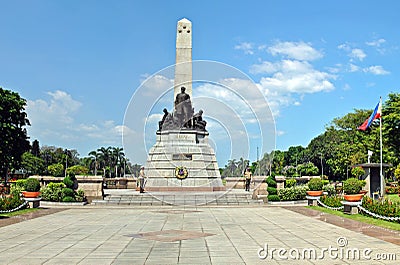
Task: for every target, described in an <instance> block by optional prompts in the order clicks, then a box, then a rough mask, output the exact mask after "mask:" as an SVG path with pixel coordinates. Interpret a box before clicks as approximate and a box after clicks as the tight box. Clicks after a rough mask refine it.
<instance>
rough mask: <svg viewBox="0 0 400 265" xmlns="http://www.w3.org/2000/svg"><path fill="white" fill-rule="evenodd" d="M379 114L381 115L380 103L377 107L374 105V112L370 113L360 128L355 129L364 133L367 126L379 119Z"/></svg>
mask: <svg viewBox="0 0 400 265" xmlns="http://www.w3.org/2000/svg"><path fill="white" fill-rule="evenodd" d="M381 114H382V106H381V102H380V101H379V103H378V105H376V107H375V109H374V112H372V114H371V116H369V118H368V119H366V120H365V121H364V123H363V124H361V126H360V127H358V128H357V129H359V130H362V131H365V130H366V129H367V128H368V127H369V126H371V123H372V122H373V121H374V120H376V119H379V118H380V117H381Z"/></svg>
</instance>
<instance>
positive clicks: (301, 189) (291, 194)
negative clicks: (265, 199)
mask: <svg viewBox="0 0 400 265" xmlns="http://www.w3.org/2000/svg"><path fill="white" fill-rule="evenodd" d="M307 190H308V186H307V185H298V186H294V187H290V188H284V189H280V190H278V196H279V198H280V199H281V200H282V201H296V200H304V199H305V198H306V195H307V192H306V191H307Z"/></svg>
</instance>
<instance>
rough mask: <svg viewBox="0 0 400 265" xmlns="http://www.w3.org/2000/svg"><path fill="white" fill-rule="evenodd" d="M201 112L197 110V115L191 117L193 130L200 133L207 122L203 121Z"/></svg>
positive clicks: (204, 128)
mask: <svg viewBox="0 0 400 265" xmlns="http://www.w3.org/2000/svg"><path fill="white" fill-rule="evenodd" d="M202 115H203V110H199V112H198V113H196V114H194V115H193V128H195V129H198V130H200V131H205V130H206V125H207V122H206V121H205V120H203V116H202Z"/></svg>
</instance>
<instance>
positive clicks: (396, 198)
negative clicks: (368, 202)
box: [387, 194, 400, 203]
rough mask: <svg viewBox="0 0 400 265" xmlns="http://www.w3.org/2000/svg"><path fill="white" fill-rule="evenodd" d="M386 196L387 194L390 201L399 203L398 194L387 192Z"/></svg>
mask: <svg viewBox="0 0 400 265" xmlns="http://www.w3.org/2000/svg"><path fill="white" fill-rule="evenodd" d="M387 196H388V198H389V200H391V201H392V202H398V203H400V197H399V195H398V194H388V195H387Z"/></svg>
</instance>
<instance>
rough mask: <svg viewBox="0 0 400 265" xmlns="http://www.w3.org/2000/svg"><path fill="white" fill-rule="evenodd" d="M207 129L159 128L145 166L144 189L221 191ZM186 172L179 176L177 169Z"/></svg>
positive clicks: (220, 182)
mask: <svg viewBox="0 0 400 265" xmlns="http://www.w3.org/2000/svg"><path fill="white" fill-rule="evenodd" d="M207 137H208V132H206V131H199V130H190V129H182V130H167V131H158V132H157V140H156V144H155V145H154V146H153V147H152V148H151V149H150V151H149V155H148V159H147V162H146V166H145V174H146V177H147V182H146V186H145V189H146V191H149V192H152V191H154V192H156V191H171V192H178V191H198V192H210V191H224V190H226V188H225V186H224V185H223V184H222V180H221V175H220V173H219V168H218V163H217V159H216V157H215V153H214V150H213V149H212V147H211V146H210V145H209V143H208V138H207ZM179 168H181V169H184V170H185V171H186V172H187V175H186V174H184V175H178V174H177V169H179Z"/></svg>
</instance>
